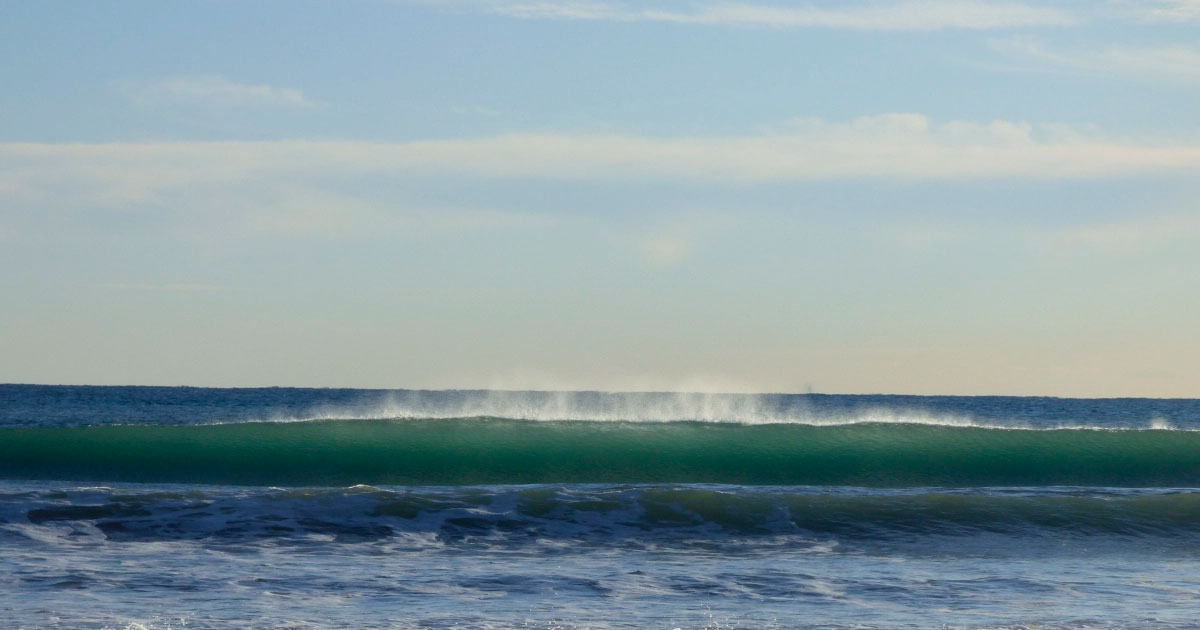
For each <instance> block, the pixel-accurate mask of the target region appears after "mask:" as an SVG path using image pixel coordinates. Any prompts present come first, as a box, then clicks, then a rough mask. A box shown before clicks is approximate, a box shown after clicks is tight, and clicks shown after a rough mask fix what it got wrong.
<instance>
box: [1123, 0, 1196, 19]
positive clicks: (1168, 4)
mask: <svg viewBox="0 0 1200 630" xmlns="http://www.w3.org/2000/svg"><path fill="white" fill-rule="evenodd" d="M1122 4H1124V5H1125V8H1126V13H1127V14H1129V15H1132V16H1135V17H1137V18H1139V19H1141V20H1142V21H1145V22H1174V23H1186V22H1200V0H1134V1H1132V2H1130V1H1126V2H1124V3H1122Z"/></svg>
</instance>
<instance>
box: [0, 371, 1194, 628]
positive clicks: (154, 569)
mask: <svg viewBox="0 0 1200 630" xmlns="http://www.w3.org/2000/svg"><path fill="white" fill-rule="evenodd" d="M0 567H2V568H3V570H2V571H0V628H20V629H34V628H47V629H50V628H54V629H64V630H65V629H71V630H76V629H95V630H100V629H112V630H162V629H167V628H171V629H185V628H187V629H225V628H239V629H241V628H250V629H273V630H282V629H285V628H294V629H314V630H315V629H333V628H339V629H340V628H345V629H356V630H359V629H362V630H366V629H385V628H387V629H391V628H597V629H600V628H663V629H666V630H671V629H674V628H680V629H684V628H847V629H849V628H1134V627H1136V628H1200V400H1190V399H1188V400H1184V399H1171V400H1162V399H1091V400H1088V399H1057V398H1024V397H942V396H840V395H819V394H804V395H712V394H672V393H664V394H655V393H625V394H622V393H599V392H499V391H410V390H395V391H383V390H346V389H289V388H264V389H210V388H171V387H88V386H41V385H0Z"/></svg>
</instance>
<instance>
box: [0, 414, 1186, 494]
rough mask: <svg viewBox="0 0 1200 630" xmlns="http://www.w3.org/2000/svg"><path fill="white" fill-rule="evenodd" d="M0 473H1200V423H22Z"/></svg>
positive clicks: (275, 478) (339, 477) (1024, 479)
mask: <svg viewBox="0 0 1200 630" xmlns="http://www.w3.org/2000/svg"><path fill="white" fill-rule="evenodd" d="M3 438H4V439H3V440H0V478H5V479H43V480H75V481H113V482H156V483H201V484H230V485H273V486H350V485H354V484H372V485H479V484H539V483H609V484H611V483H633V484H640V483H692V484H697V483H698V484H704V483H717V484H746V485H814V486H815V485H821V486H863V487H927V486H937V487H967V486H971V487H985V486H995V487H999V486H1022V487H1032V486H1091V487H1142V488H1163V487H1200V432H1194V431H1179V430H1166V429H1160V430H1139V431H1111V430H1097V429H1049V430H1035V429H1000V428H985V427H972V426H940V425H928V424H892V423H862V424H847V425H835V426H812V425H801V424H766V425H753V426H745V425H738V424H729V423H719V422H716V423H714V422H621V421H613V422H581V421H540V422H533V421H526V420H513V419H503V418H458V419H436V420H429V419H426V420H325V421H312V422H296V423H279V422H273V423H263V422H250V423H240V424H225V425H202V426H133V425H126V426H97V427H59V428H49V427H41V428H15V429H6V430H4V431H3Z"/></svg>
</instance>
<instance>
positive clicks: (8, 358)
mask: <svg viewBox="0 0 1200 630" xmlns="http://www.w3.org/2000/svg"><path fill="white" fill-rule="evenodd" d="M0 85H3V89H0V270H2V272H0V355H2V358H0V382H11V383H71V384H146V385H195V386H230V387H235V386H272V385H279V386H311V387H369V388H428V389H446V388H501V389H598V390H655V391H659V390H670V391H680V390H682V391H728V392H807V391H813V392H824V393H891V394H955V395H957V394H963V395H976V394H1003V395H1044V396H1083V397H1124V396H1149V397H1193V398H1194V397H1198V396H1200V360H1198V359H1197V358H1198V357H1200V1H1198V0H1140V1H1133V0H1128V1H1124V0H1093V1H1087V2H1084V1H1079V2H1072V1H1061V2H1036V3H1023V2H1016V1H1014V2H1007V1H1003V0H997V1H991V2H984V1H977V0H870V1H839V2H832V1H824V0H813V1H811V2H795V3H789V2H768V1H766V0H764V1H763V2H759V1H758V0H746V1H744V2H720V1H709V0H696V1H694V2H678V1H674V0H661V1H659V0H647V1H645V2H616V1H609V0H595V1H589V0H581V1H564V2H552V1H537V0H345V1H334V0H239V1H234V0H193V1H186V0H181V1H179V2H160V1H158V0H153V1H145V2H141V1H132V0H131V1H114V2H89V3H81V2H73V1H71V2H67V1H61V0H43V1H39V2H26V1H24V0H0Z"/></svg>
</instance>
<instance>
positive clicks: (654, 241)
mask: <svg viewBox="0 0 1200 630" xmlns="http://www.w3.org/2000/svg"><path fill="white" fill-rule="evenodd" d="M637 247H638V251H639V252H641V255H642V261H643V262H645V263H646V264H648V265H650V266H652V267H667V266H670V265H674V264H676V263H679V262H680V261H682V260H683V259H684V258H685V257H686V256H687V255H688V254H689V253H690V252H691V250H692V242H691V240H690V239H689V238H688V237H687V236H685V235H683V234H655V235H652V236H645V237H642V238H640V239H638V241H637Z"/></svg>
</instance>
